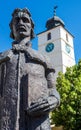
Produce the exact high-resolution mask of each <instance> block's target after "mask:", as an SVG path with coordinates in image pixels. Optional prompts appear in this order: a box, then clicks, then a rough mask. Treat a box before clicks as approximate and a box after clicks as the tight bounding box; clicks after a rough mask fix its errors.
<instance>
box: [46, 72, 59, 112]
mask: <svg viewBox="0 0 81 130" xmlns="http://www.w3.org/2000/svg"><path fill="white" fill-rule="evenodd" d="M46 78H47V83H48V89H49V96H48V104H49V107H50V111H52V110H53V109H55V108H56V107H58V105H59V104H60V95H59V93H58V91H57V90H56V87H55V81H54V72H48V74H47V76H46Z"/></svg>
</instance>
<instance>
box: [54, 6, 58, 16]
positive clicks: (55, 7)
mask: <svg viewBox="0 0 81 130" xmlns="http://www.w3.org/2000/svg"><path fill="white" fill-rule="evenodd" d="M57 8H58V6H57V5H56V6H54V16H56V9H57Z"/></svg>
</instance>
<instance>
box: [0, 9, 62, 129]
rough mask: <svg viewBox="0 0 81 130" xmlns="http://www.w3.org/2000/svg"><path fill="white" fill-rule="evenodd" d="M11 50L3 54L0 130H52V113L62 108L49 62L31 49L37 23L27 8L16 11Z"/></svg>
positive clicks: (0, 72)
mask: <svg viewBox="0 0 81 130" xmlns="http://www.w3.org/2000/svg"><path fill="white" fill-rule="evenodd" d="M10 29H11V34H10V36H11V38H13V39H14V41H13V43H12V49H10V50H8V51H5V52H3V53H1V54H0V130H50V122H49V112H50V111H52V110H53V109H55V108H56V107H57V106H58V105H59V100H60V97H59V94H58V92H57V90H56V88H55V86H54V73H55V70H54V68H52V66H51V64H50V62H49V60H47V59H46V58H45V56H43V55H42V54H40V53H39V52H38V51H35V50H33V49H32V48H31V42H30V41H31V39H32V38H34V31H33V30H34V23H33V21H32V19H31V14H30V12H29V10H28V9H26V8H24V9H19V8H17V9H15V10H14V12H13V14H12V20H11V22H10Z"/></svg>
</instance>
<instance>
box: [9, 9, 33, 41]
mask: <svg viewBox="0 0 81 130" xmlns="http://www.w3.org/2000/svg"><path fill="white" fill-rule="evenodd" d="M10 29H11V33H10V37H11V38H13V39H15V40H21V39H23V38H25V37H30V39H32V38H34V31H33V30H34V23H33V21H32V19H31V14H30V12H29V10H28V9H27V8H24V9H20V8H17V9H15V10H14V12H13V13H12V20H11V22H10Z"/></svg>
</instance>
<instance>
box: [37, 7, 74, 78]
mask: <svg viewBox="0 0 81 130" xmlns="http://www.w3.org/2000/svg"><path fill="white" fill-rule="evenodd" d="M56 8H57V7H54V9H55V10H54V16H53V17H52V18H50V19H48V20H47V22H46V28H47V29H46V30H45V31H43V32H41V33H39V34H38V50H39V52H40V53H42V54H44V55H46V56H47V57H49V58H50V60H51V64H52V65H53V66H54V69H55V71H56V73H55V79H56V77H57V75H58V72H59V71H61V72H63V73H65V71H66V68H67V67H71V66H73V65H75V56H74V46H73V38H74V37H73V35H72V34H71V33H70V32H69V31H68V30H67V29H66V28H65V24H64V22H63V20H62V19H60V18H59V17H58V16H56Z"/></svg>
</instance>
